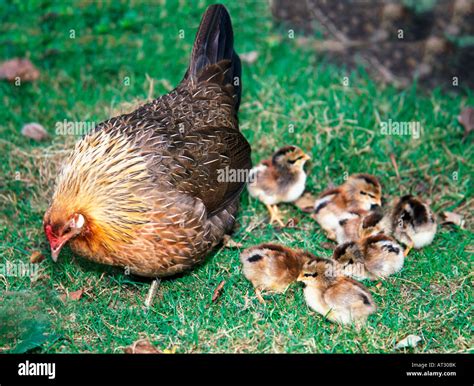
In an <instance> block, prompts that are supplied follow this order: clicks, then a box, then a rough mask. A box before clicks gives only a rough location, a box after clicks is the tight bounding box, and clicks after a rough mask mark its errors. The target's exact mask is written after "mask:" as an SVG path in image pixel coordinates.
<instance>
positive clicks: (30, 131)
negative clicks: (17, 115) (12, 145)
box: [21, 122, 48, 141]
mask: <svg viewBox="0 0 474 386" xmlns="http://www.w3.org/2000/svg"><path fill="white" fill-rule="evenodd" d="M21 134H23V135H24V136H25V137H28V138H31V139H34V140H35V141H42V140H43V139H46V138H48V132H47V131H46V130H45V128H44V127H43V126H42V125H40V124H39V123H36V122H32V123H27V124H26V125H24V126H23V127H22V129H21Z"/></svg>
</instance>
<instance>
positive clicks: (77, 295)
mask: <svg viewBox="0 0 474 386" xmlns="http://www.w3.org/2000/svg"><path fill="white" fill-rule="evenodd" d="M83 293H84V290H82V289H78V290H77V291H73V292H69V295H68V298H69V299H71V300H79V299H80V298H82V294H83Z"/></svg>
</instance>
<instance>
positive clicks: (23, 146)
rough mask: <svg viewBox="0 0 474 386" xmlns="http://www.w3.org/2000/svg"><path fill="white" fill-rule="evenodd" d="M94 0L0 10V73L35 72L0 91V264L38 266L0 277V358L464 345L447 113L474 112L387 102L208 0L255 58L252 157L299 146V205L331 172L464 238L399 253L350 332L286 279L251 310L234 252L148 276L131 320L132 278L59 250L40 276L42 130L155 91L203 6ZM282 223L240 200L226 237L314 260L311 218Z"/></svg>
mask: <svg viewBox="0 0 474 386" xmlns="http://www.w3.org/2000/svg"><path fill="white" fill-rule="evenodd" d="M28 3H31V4H30V5H28ZM103 3H105V4H104V5H103V7H102V8H101V7H99V6H98V5H97V4H95V3H94V2H92V1H77V2H69V3H68V2H59V1H58V2H57V4H56V2H53V1H44V2H34V1H33V2H22V1H20V0H14V1H12V2H8V3H5V2H2V3H1V4H0V15H1V16H0V18H1V19H0V60H6V59H9V58H12V57H24V56H27V57H30V58H31V60H32V61H33V63H35V64H36V65H37V67H38V68H39V69H40V71H41V78H40V79H39V80H38V81H36V82H34V83H30V84H23V85H22V86H21V87H15V86H14V85H12V84H9V83H7V82H0V103H1V108H0V238H1V240H2V243H1V245H0V262H1V263H3V264H5V263H6V261H9V262H12V263H18V262H24V263H27V262H28V261H29V256H30V254H31V252H32V251H35V250H39V251H41V252H42V253H43V254H44V255H45V256H47V259H46V260H44V261H43V262H42V263H40V264H39V266H38V268H39V270H40V271H39V273H38V276H39V277H37V278H36V280H31V279H30V278H29V277H14V276H8V275H3V276H2V275H0V349H3V350H14V351H17V352H21V351H26V350H28V349H33V350H34V351H35V352H122V350H123V348H124V347H126V346H129V345H130V344H132V343H133V342H134V341H136V340H137V339H139V338H141V337H147V338H148V339H150V340H151V341H152V342H153V343H154V344H155V345H156V346H157V347H158V348H159V349H176V351H177V352H179V353H190V352H239V353H240V352H264V353H267V352H327V353H330V352H340V353H355V352H393V351H394V345H395V343H396V342H397V341H399V340H401V339H403V338H404V337H406V336H407V335H409V334H415V335H419V336H421V337H422V339H423V340H422V342H421V343H420V344H419V345H418V346H417V347H416V348H414V349H409V350H410V351H413V352H466V351H469V350H470V349H471V347H472V340H471V324H472V319H471V317H470V312H471V310H470V308H471V303H472V287H471V286H472V276H471V264H472V262H471V261H472V260H471V256H470V252H472V241H473V233H472V231H470V230H469V227H470V223H471V220H472V204H473V186H472V176H473V146H472V134H471V136H470V137H469V138H466V139H464V141H463V129H462V127H461V126H460V125H459V123H458V122H457V115H458V114H459V112H460V110H461V109H462V108H463V107H465V106H468V105H471V106H473V105H474V96H473V94H472V91H470V90H464V92H461V93H457V94H448V93H447V92H446V91H441V90H432V91H428V92H426V91H422V90H420V89H418V88H417V86H416V84H413V85H412V86H411V87H410V88H408V89H406V90H401V91H400V90H397V89H394V88H392V87H386V86H382V85H379V84H376V83H375V82H374V81H372V80H371V79H370V77H369V76H368V75H367V74H366V73H365V72H364V71H363V70H357V71H346V70H345V69H344V68H341V67H337V66H336V65H334V64H329V63H327V61H325V59H324V58H323V57H321V56H316V55H315V54H314V53H313V52H312V51H311V50H309V49H306V48H304V47H301V46H300V45H297V44H296V41H297V37H298V36H299V35H298V33H297V34H296V36H295V39H290V38H289V37H288V33H287V30H285V28H284V27H283V26H277V25H276V24H275V23H274V22H273V21H272V17H271V14H270V11H269V9H268V4H267V2H266V1H255V2H250V1H248V2H246V3H245V6H241V5H239V4H238V3H237V2H230V1H229V2H227V1H224V3H228V4H226V5H227V6H228V9H229V11H230V14H231V16H232V20H233V23H234V33H235V45H236V50H237V52H239V53H246V52H250V51H254V50H255V51H257V52H258V60H257V61H256V62H255V63H253V64H245V63H244V64H243V100H242V105H241V109H240V122H241V125H240V127H241V130H242V131H243V133H244V135H245V136H246V137H247V139H248V140H249V142H250V143H251V145H252V147H253V155H252V158H253V160H254V162H258V161H259V160H261V159H262V158H263V157H268V156H269V154H270V153H271V152H273V151H274V150H275V149H276V148H278V147H279V146H282V145H285V144H295V145H299V146H301V147H302V148H304V149H305V150H306V151H308V152H310V153H312V155H313V161H312V163H311V164H310V165H309V166H310V167H309V170H310V177H309V182H308V190H310V191H311V192H313V193H315V194H317V193H318V192H320V191H322V190H323V189H325V188H326V187H327V186H328V185H329V184H331V183H334V184H338V183H341V182H342V181H343V178H344V175H345V173H356V172H367V173H373V174H375V175H377V176H378V177H379V178H380V180H381V182H382V184H383V187H384V195H385V197H386V198H387V200H390V199H391V198H393V197H395V196H397V195H400V194H406V193H409V192H412V193H419V194H421V195H422V196H423V197H425V198H426V199H429V200H431V203H432V207H433V209H434V210H435V211H436V213H437V214H440V213H441V212H443V211H455V212H457V213H461V214H463V215H464V216H465V218H466V223H467V228H468V229H467V230H463V229H460V228H459V227H456V226H442V227H439V231H438V234H437V236H436V238H435V241H434V242H433V244H432V245H430V246H428V247H426V248H424V249H422V250H420V251H413V252H412V253H410V256H409V258H408V259H407V260H406V263H405V267H404V269H403V270H402V272H401V273H399V274H397V275H395V276H393V277H390V278H389V279H388V280H386V281H384V282H382V283H381V285H378V286H376V284H377V283H366V284H367V286H368V287H369V289H370V290H371V292H372V293H373V295H374V299H375V301H376V303H377V304H378V307H379V309H378V312H377V313H376V314H375V315H373V316H372V317H371V318H370V319H369V323H368V326H367V328H366V329H362V330H361V331H356V330H355V329H353V328H343V327H341V326H338V325H334V324H331V323H329V322H327V321H325V320H324V319H323V318H322V317H321V316H320V315H318V314H316V313H315V312H312V311H311V310H310V309H309V308H308V307H307V306H306V304H305V302H304V299H303V293H302V290H301V287H300V286H299V285H296V284H295V285H293V286H291V287H290V288H289V290H288V291H287V292H286V293H285V294H283V295H272V296H268V297H267V303H266V304H265V305H262V304H260V303H259V302H258V301H257V299H256V297H255V295H254V292H253V288H252V286H251V284H250V283H249V282H247V281H246V280H245V278H244V277H243V275H242V273H241V268H240V263H239V259H238V256H239V249H228V248H218V249H216V250H215V252H214V253H212V254H211V255H210V256H209V257H208V259H207V262H206V263H205V264H203V265H201V266H199V267H197V268H196V269H194V270H193V271H192V272H189V273H187V274H185V275H181V276H179V277H177V278H173V279H167V280H164V281H163V282H162V283H161V286H160V287H159V292H158V295H157V297H156V299H155V302H154V305H153V307H152V308H151V309H150V310H149V311H148V312H147V313H145V312H144V311H143V309H142V305H143V302H144V299H145V296H146V294H147V291H148V289H149V281H146V280H140V279H137V278H134V277H130V276H126V275H124V273H123V272H122V271H121V270H118V269H113V268H109V267H104V266H99V265H96V264H93V263H89V262H87V261H85V260H82V259H80V258H78V257H75V256H73V254H72V253H71V251H70V250H69V249H68V248H65V249H64V251H63V252H62V253H61V256H60V259H59V262H58V263H57V264H54V263H53V262H52V261H51V259H49V249H48V245H47V242H46V240H45V237H44V235H43V232H42V227H41V223H42V217H43V213H44V211H45V210H46V208H47V206H48V202H49V198H50V195H51V191H52V188H53V183H54V177H55V173H56V170H57V165H58V164H59V161H60V159H61V157H62V156H63V155H64V149H66V148H67V147H68V146H70V145H71V144H72V143H73V142H74V138H71V137H64V136H57V135H55V132H54V131H55V124H56V122H58V121H60V122H62V121H63V120H64V119H67V120H70V121H94V122H97V123H98V122H101V121H102V120H105V119H106V118H109V117H110V116H111V115H112V114H117V113H118V112H119V111H121V110H122V109H123V108H129V107H130V105H133V104H135V103H136V102H137V101H143V100H145V99H146V98H147V96H148V95H149V92H150V90H152V94H151V95H152V96H153V97H157V96H159V95H161V94H163V93H166V92H168V91H170V90H171V89H172V88H173V87H174V86H175V85H176V84H177V83H178V82H179V81H180V80H181V78H182V76H183V74H184V72H185V70H186V67H187V63H188V59H189V54H190V50H191V47H192V43H193V40H194V35H195V32H196V29H197V27H198V25H199V21H200V18H201V15H202V13H203V11H204V10H205V8H206V6H207V5H208V4H209V3H210V2H208V1H200V2H196V4H194V3H195V2H192V4H193V5H192V6H186V2H185V1H179V2H178V1H160V2H157V3H156V4H152V3H151V2H149V1H134V2H132V5H127V4H126V3H125V2H124V1H120V2H103ZM189 4H191V2H190V3H188V5H189ZM71 30H74V34H75V39H71V38H70V36H71V35H72V34H73V33H72V31H71ZM181 30H182V31H181ZM183 31H184V38H180V32H183ZM346 76H347V77H348V78H349V86H344V85H343V78H344V77H346ZM126 77H128V78H129V79H130V85H128V86H127V85H126V84H125V83H127V82H124V79H125V78H126ZM461 85H462V84H461ZM389 119H392V120H393V121H417V122H420V124H421V127H422V132H421V136H420V138H419V139H413V138H412V137H409V136H388V135H381V133H380V122H381V121H388V120H389ZM28 122H39V123H41V124H42V125H44V126H45V127H46V128H47V129H48V131H49V133H50V134H51V137H50V139H49V140H46V141H45V142H42V143H37V142H34V141H32V140H29V139H26V138H25V137H23V136H22V135H21V133H20V130H21V127H22V126H23V124H25V123H28ZM392 153H393V154H394V157H395V160H396V163H397V165H398V168H399V174H400V178H398V177H397V175H396V172H395V169H394V166H393V164H392V162H391V160H390V154H392ZM282 210H283V212H284V214H285V217H286V218H290V217H293V218H297V219H299V222H298V224H297V227H296V228H292V229H284V230H276V229H274V228H273V227H272V226H270V225H268V222H267V213H266V210H265V207H264V206H263V205H262V204H260V203H258V202H256V201H252V200H250V199H249V197H248V195H247V193H244V194H243V196H242V205H241V210H240V212H239V217H238V222H239V225H240V226H239V228H238V229H237V230H236V233H235V234H234V235H233V239H234V240H235V241H237V242H239V243H241V244H242V245H243V248H244V247H248V246H252V245H254V244H257V243H260V242H269V241H276V242H280V243H283V244H286V245H288V246H293V247H300V248H306V249H308V250H310V251H312V252H313V253H315V254H318V255H321V256H330V254H331V250H329V249H325V248H324V247H323V246H324V245H325V244H324V242H327V239H326V238H325V236H324V235H323V233H322V231H321V229H320V228H319V226H318V225H317V224H316V223H314V222H313V220H311V218H309V217H308V216H307V215H305V214H303V213H302V212H300V211H299V210H298V209H296V208H294V207H292V206H290V205H282ZM223 280H225V285H224V288H223V292H222V294H221V296H220V297H219V298H218V300H217V301H216V302H214V303H212V302H211V298H212V294H213V291H214V289H215V288H216V287H217V286H218V285H219V283H220V282H221V281H223ZM77 290H83V291H84V293H83V295H82V297H81V298H80V299H79V300H71V299H65V297H64V294H66V293H71V292H74V291H77ZM45 334H46V335H45Z"/></svg>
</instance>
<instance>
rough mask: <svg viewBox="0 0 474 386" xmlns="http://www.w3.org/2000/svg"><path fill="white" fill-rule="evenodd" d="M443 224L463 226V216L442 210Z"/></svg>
mask: <svg viewBox="0 0 474 386" xmlns="http://www.w3.org/2000/svg"><path fill="white" fill-rule="evenodd" d="M443 217H444V222H443V224H454V225H457V226H459V227H461V228H463V227H464V217H463V215H461V214H458V213H454V212H443Z"/></svg>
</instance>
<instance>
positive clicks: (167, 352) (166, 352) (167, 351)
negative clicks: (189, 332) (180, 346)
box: [163, 346, 177, 354]
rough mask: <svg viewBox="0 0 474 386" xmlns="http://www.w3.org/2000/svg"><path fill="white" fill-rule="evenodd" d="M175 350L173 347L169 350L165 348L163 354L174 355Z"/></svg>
mask: <svg viewBox="0 0 474 386" xmlns="http://www.w3.org/2000/svg"><path fill="white" fill-rule="evenodd" d="M176 349H177V347H176V346H173V347H171V348H165V349H164V350H163V354H176Z"/></svg>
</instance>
